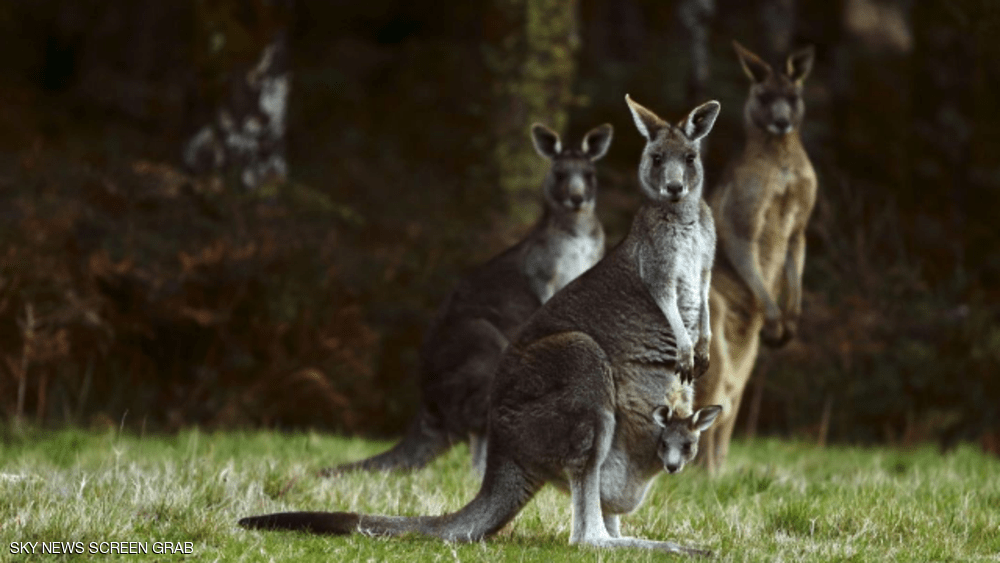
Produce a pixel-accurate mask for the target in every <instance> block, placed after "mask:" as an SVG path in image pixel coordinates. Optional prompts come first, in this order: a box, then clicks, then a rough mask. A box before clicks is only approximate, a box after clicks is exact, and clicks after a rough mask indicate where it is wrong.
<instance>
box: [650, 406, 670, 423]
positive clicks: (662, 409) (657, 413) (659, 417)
mask: <svg viewBox="0 0 1000 563" xmlns="http://www.w3.org/2000/svg"><path fill="white" fill-rule="evenodd" d="M673 414H674V413H673V410H672V409H671V408H670V407H668V406H667V405H660V406H658V407H656V408H655V409H653V420H654V421H655V422H656V424H658V425H660V426H666V425H667V422H668V421H669V420H670V417H671V416H673Z"/></svg>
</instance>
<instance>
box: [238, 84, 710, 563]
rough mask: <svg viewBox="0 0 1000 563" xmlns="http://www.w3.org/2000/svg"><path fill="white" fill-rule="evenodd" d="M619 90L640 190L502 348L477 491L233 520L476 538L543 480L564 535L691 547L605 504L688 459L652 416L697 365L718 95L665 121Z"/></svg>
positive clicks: (701, 416) (706, 420)
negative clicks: (374, 509) (563, 496)
mask: <svg viewBox="0 0 1000 563" xmlns="http://www.w3.org/2000/svg"><path fill="white" fill-rule="evenodd" d="M626 101H627V102H628V104H629V108H630V109H631V111H632V116H633V118H634V119H635V123H636V126H637V127H638V129H639V131H640V132H641V133H642V134H643V136H644V137H646V139H647V143H646V148H645V150H644V151H643V155H642V158H641V161H640V166H639V184H640V187H641V192H642V194H643V197H644V200H645V201H644V203H643V205H642V206H641V207H640V209H639V211H638V212H637V215H636V217H635V220H634V221H633V223H632V228H631V230H630V231H629V234H628V235H627V236H626V237H625V239H624V240H623V241H622V242H621V244H619V245H618V246H617V247H615V249H614V250H612V251H611V253H610V254H609V255H608V256H607V257H606V258H605V259H604V260H602V261H601V262H599V263H598V264H597V265H596V266H594V267H593V268H591V269H590V270H588V271H587V272H586V273H584V274H583V275H582V276H580V277H579V278H578V279H576V280H575V281H573V282H571V283H570V284H569V285H568V286H566V288H564V289H563V290H562V291H560V292H559V293H557V294H555V295H554V296H553V297H552V299H550V300H549V301H548V302H547V303H546V304H545V306H543V307H542V308H541V309H540V310H539V311H538V312H537V313H535V315H533V316H532V317H531V318H530V319H529V320H528V322H527V323H525V325H524V327H523V328H522V330H521V331H520V332H519V335H518V337H517V339H516V341H515V342H514V343H513V344H512V345H511V346H510V348H508V349H507V351H506V352H505V353H504V355H503V358H501V361H500V365H499V366H498V368H497V373H496V377H495V378H494V380H493V387H492V390H491V393H490V404H489V416H490V424H489V445H488V453H487V459H486V473H485V475H484V477H483V482H482V485H481V488H480V490H479V493H478V494H477V495H476V497H475V498H474V499H473V500H472V501H471V502H470V503H469V504H467V505H466V506H465V507H464V508H461V509H460V510H458V511H457V512H453V513H450V514H445V515H442V516H417V517H400V516H369V515H358V514H354V513H344V512H338V513H301V512H299V513H295V512H292V513H281V514H270V515H264V516H256V517H251V518H244V519H243V520H240V524H241V525H243V526H245V527H249V528H265V529H299V530H309V531H312V532H315V533H332V534H349V533H352V532H361V533H365V534H374V535H389V536H398V535H401V534H405V533H409V532H416V533H420V534H424V535H428V536H433V537H437V538H441V539H444V540H449V541H478V540H480V539H482V538H484V537H486V536H489V535H492V534H494V533H496V532H497V531H498V530H500V529H501V528H502V527H503V526H505V525H506V524H507V523H508V522H510V521H511V520H512V519H513V518H514V517H515V516H516V515H517V513H518V512H520V511H521V509H522V508H523V507H524V506H525V505H526V504H527V503H528V501H529V500H531V498H532V497H533V496H534V495H535V494H536V493H537V492H538V490H539V489H540V488H541V487H542V486H543V485H544V484H545V483H546V482H553V483H554V484H556V485H558V486H562V487H565V488H568V489H569V492H570V495H571V499H572V506H573V524H572V532H571V535H570V543H571V544H587V545H592V546H599V547H608V548H614V547H637V548H646V549H655V550H661V551H667V552H675V553H678V552H679V553H703V552H701V551H699V550H694V549H689V548H685V547H681V546H679V545H677V544H674V543H671V542H664V541H651V540H644V539H636V538H628V537H622V536H621V535H620V534H619V526H618V515H619V514H623V513H628V512H631V511H632V510H634V509H635V508H636V507H638V506H639V504H640V503H641V502H642V500H643V497H644V496H645V494H646V490H647V488H648V486H649V483H650V481H651V480H652V478H653V477H655V476H656V475H657V474H659V473H660V472H661V471H662V470H663V469H664V465H665V464H666V463H670V464H672V465H673V466H674V467H673V469H674V470H675V471H676V470H679V467H680V465H679V462H678V460H679V459H688V457H687V456H686V455H682V456H680V457H677V456H675V457H671V456H670V455H665V456H664V455H661V452H663V451H664V448H662V447H661V445H662V444H664V443H666V444H667V446H666V448H667V449H669V448H670V447H673V444H677V443H680V444H681V445H680V447H681V448H683V443H681V442H675V441H671V440H670V439H666V438H664V435H665V430H664V426H662V425H661V424H665V423H667V422H669V421H670V418H669V417H664V416H662V414H663V413H662V411H660V413H661V414H660V416H657V415H655V414H653V413H654V412H657V409H656V407H658V406H659V405H660V404H661V403H662V402H663V400H664V398H665V397H667V394H668V392H670V390H671V389H672V388H676V387H677V386H678V385H680V386H687V387H689V388H691V387H692V385H693V384H692V381H691V378H692V376H693V374H695V373H697V369H696V364H697V365H699V366H702V365H705V364H706V363H707V358H701V359H700V360H697V361H696V360H695V359H694V356H697V355H700V354H701V353H702V352H707V342H706V339H707V337H708V335H707V334H706V332H707V330H708V319H707V314H708V305H707V302H706V300H707V296H708V295H707V294H708V283H709V276H710V271H711V265H712V260H713V258H714V245H715V237H714V231H713V225H712V216H711V213H710V211H709V210H708V208H707V206H705V204H704V202H703V201H702V198H701V192H702V179H703V170H702V165H701V158H700V155H699V141H700V140H701V138H702V137H704V136H705V135H707V134H708V132H709V131H710V130H711V128H712V125H713V124H714V123H715V118H716V117H717V116H718V113H719V103H718V102H714V101H713V102H708V103H705V104H703V105H701V106H699V107H697V108H695V109H694V110H692V111H691V113H690V114H688V116H687V117H686V118H685V119H684V120H682V121H681V122H680V123H679V124H678V125H676V126H675V125H672V124H670V123H667V122H665V121H663V120H662V119H660V118H659V117H657V116H656V115H655V114H653V112H651V111H649V110H647V109H646V108H644V107H642V106H640V105H639V104H637V103H635V102H633V101H632V100H631V98H629V97H628V96H626ZM692 341H693V342H695V344H694V345H693V346H692V344H691V342H692ZM692 350H693V353H692ZM688 396H690V395H688ZM717 414H718V407H706V408H704V409H701V410H699V411H697V412H695V413H693V414H692V415H691V416H690V417H686V418H684V419H682V420H683V422H677V421H674V422H676V423H678V424H683V425H684V426H685V428H686V429H687V431H689V432H692V433H694V434H695V435H694V437H695V438H697V434H699V433H700V432H701V431H702V430H704V429H705V428H707V427H708V425H709V424H711V423H712V420H713V419H714V418H715V416H716V415H717ZM666 427H667V428H671V426H670V424H667V426H666ZM667 453H669V452H667ZM688 455H691V454H690V452H689V454H688ZM668 469H670V468H669V467H668Z"/></svg>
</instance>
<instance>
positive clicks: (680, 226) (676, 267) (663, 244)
mask: <svg viewBox="0 0 1000 563" xmlns="http://www.w3.org/2000/svg"><path fill="white" fill-rule="evenodd" d="M697 203H698V204H700V199H699V200H698V202H697ZM665 214H666V212H665V211H663V210H661V209H658V208H656V207H652V206H650V207H646V208H644V209H642V210H640V211H639V213H638V215H637V217H636V221H635V226H634V227H633V228H634V229H636V230H637V231H639V233H637V234H641V235H642V236H637V237H635V242H634V243H633V244H631V245H630V248H629V249H628V251H629V252H630V253H631V254H632V256H633V259H634V260H635V263H636V266H637V269H638V273H639V277H640V278H641V279H642V280H643V282H644V283H645V285H646V288H647V290H648V291H649V293H650V295H651V296H652V297H653V299H654V300H655V301H656V303H657V304H658V306H659V307H660V308H661V310H663V309H664V306H665V305H666V304H667V303H668V302H669V300H670V299H671V295H670V294H669V292H670V291H671V290H670V289H669V287H670V285H671V284H673V289H672V291H674V292H676V296H675V298H676V300H677V308H678V310H679V312H680V314H681V319H682V321H683V322H684V326H685V327H686V328H687V329H688V330H689V331H693V330H694V329H695V327H696V325H697V323H698V319H699V315H700V311H701V302H702V295H701V283H700V282H701V276H702V272H703V271H704V270H706V269H708V268H710V267H711V264H712V260H713V255H714V252H715V239H714V228H713V227H712V226H711V225H705V224H704V223H703V222H702V221H701V220H700V219H701V217H700V213H699V211H694V210H692V211H689V212H688V213H685V214H683V215H681V216H679V217H673V218H669V219H666V220H665V219H664V218H663V217H662V216H663V215H665ZM706 231H709V232H706ZM663 313H664V315H666V314H667V312H666V311H665V310H663Z"/></svg>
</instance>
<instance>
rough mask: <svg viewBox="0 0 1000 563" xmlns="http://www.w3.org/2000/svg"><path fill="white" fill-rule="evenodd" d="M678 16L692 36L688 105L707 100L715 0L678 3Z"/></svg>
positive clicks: (694, 0) (685, 29) (689, 41)
mask: <svg viewBox="0 0 1000 563" xmlns="http://www.w3.org/2000/svg"><path fill="white" fill-rule="evenodd" d="M677 11H678V18H679V19H680V22H681V26H682V27H683V28H684V31H685V33H687V37H688V54H689V55H690V61H691V62H690V65H691V66H690V67H688V81H687V106H689V107H693V106H694V105H695V104H699V103H702V102H704V101H705V99H704V98H705V91H706V89H707V87H708V78H709V73H710V70H711V67H710V64H709V63H710V62H711V55H710V53H709V49H708V32H709V22H710V21H711V20H712V16H714V15H715V0H683V1H682V2H681V3H680V4H678V6H677Z"/></svg>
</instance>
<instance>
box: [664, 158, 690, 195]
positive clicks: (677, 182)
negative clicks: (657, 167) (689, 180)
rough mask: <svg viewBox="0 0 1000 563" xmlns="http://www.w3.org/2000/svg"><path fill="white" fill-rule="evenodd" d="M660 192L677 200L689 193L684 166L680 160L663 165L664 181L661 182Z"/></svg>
mask: <svg viewBox="0 0 1000 563" xmlns="http://www.w3.org/2000/svg"><path fill="white" fill-rule="evenodd" d="M660 194H661V195H665V196H668V197H669V198H670V199H672V200H673V201H677V200H679V199H681V198H682V197H684V196H685V195H686V194H687V184H685V183H684V166H683V165H682V164H681V163H679V162H670V163H667V164H666V165H664V167H663V181H662V183H661V184H660Z"/></svg>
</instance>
